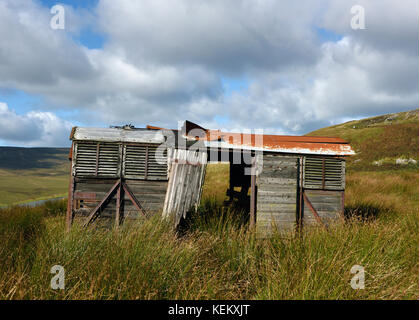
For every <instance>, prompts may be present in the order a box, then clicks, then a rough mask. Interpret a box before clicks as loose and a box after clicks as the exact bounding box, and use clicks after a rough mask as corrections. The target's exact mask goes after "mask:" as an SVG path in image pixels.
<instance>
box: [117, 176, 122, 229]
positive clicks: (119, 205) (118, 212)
mask: <svg viewBox="0 0 419 320" xmlns="http://www.w3.org/2000/svg"><path fill="white" fill-rule="evenodd" d="M122 197H123V194H122V180H121V181H120V182H119V186H118V190H117V193H116V214H115V227H116V228H118V227H119V225H120V224H121V221H122V219H121V198H122Z"/></svg>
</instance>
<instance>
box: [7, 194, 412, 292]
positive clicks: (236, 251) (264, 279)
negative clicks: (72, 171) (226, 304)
mask: <svg viewBox="0 0 419 320" xmlns="http://www.w3.org/2000/svg"><path fill="white" fill-rule="evenodd" d="M50 207H51V206H50ZM209 209H210V210H211V212H212V211H214V210H215V211H217V210H218V212H219V213H221V214H222V219H216V215H213V216H212V217H208V216H207V215H206V214H204V213H205V212H207V213H208V211H206V210H209ZM45 212H47V211H46V208H45V207H41V208H32V209H29V208H13V209H7V210H2V211H1V217H2V224H1V225H2V229H1V237H2V238H1V239H2V241H3V242H4V240H5V239H9V240H8V241H9V242H8V243H9V244H10V245H7V246H6V247H3V248H2V253H1V256H0V257H1V260H2V261H1V262H2V263H1V265H2V272H1V274H0V297H1V298H2V299H417V298H418V297H419V294H418V287H417V283H418V280H419V279H418V264H417V257H418V256H417V248H418V242H417V240H418V239H417V230H418V227H419V226H418V221H419V219H418V216H417V214H416V215H402V216H398V217H396V218H394V219H392V220H391V221H389V220H384V221H382V220H380V219H375V220H369V221H367V222H365V221H359V220H357V219H351V220H350V221H348V222H347V223H346V224H343V225H337V226H335V227H333V228H331V229H330V230H329V231H325V230H320V229H313V230H310V231H307V232H306V233H305V234H303V236H302V237H295V236H294V235H289V236H285V237H284V236H280V235H275V236H273V237H272V238H270V239H257V238H256V237H255V235H254V233H253V232H252V231H251V230H248V228H247V227H246V225H243V224H241V223H240V222H239V221H240V220H239V221H238V220H237V216H236V213H235V212H233V211H227V212H224V211H223V210H222V209H221V208H220V206H219V205H217V203H216V202H214V201H212V202H209V203H206V204H204V205H203V206H202V207H201V208H200V212H198V213H197V214H196V216H195V219H194V220H193V225H191V226H190V228H188V229H187V230H186V232H184V233H183V234H182V235H179V234H177V233H176V230H173V229H172V228H171V226H170V225H168V224H166V223H165V222H164V221H162V220H161V219H160V218H159V217H158V216H155V217H153V218H151V219H150V220H147V221H142V222H132V223H130V224H125V225H124V226H123V228H121V229H120V230H118V231H114V230H103V229H97V228H96V229H95V228H91V229H87V230H85V229H82V228H80V227H78V226H77V225H76V226H75V227H74V228H73V229H72V230H71V232H70V233H68V234H66V233H65V232H64V218H63V216H60V215H58V216H54V215H51V213H50V214H48V215H45ZM62 212H63V210H62ZM11 219H14V220H13V222H12V221H11ZM7 221H8V222H7ZM6 222H7V223H6ZM3 223H4V224H3ZM12 235H14V236H12ZM10 241H11V242H10ZM25 246H26V247H25ZM10 257H13V259H11V258H10ZM57 264H58V265H62V266H63V267H64V268H65V271H66V274H65V275H66V276H65V279H66V282H65V284H66V287H65V290H52V289H51V288H50V280H51V277H52V276H53V275H52V274H50V269H51V267H52V266H54V265H57ZM355 264H358V265H362V266H364V267H365V270H366V283H365V289H364V290H354V289H352V288H351V286H350V284H349V283H350V279H351V277H352V276H353V275H352V274H351V273H350V269H351V267H352V266H353V265H355ZM3 266H6V267H3ZM14 266H16V267H14ZM18 266H19V267H18Z"/></svg>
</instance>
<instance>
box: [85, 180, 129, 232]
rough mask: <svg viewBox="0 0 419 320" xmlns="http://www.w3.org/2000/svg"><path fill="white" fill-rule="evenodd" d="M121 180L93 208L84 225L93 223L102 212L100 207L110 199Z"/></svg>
mask: <svg viewBox="0 0 419 320" xmlns="http://www.w3.org/2000/svg"><path fill="white" fill-rule="evenodd" d="M120 183H121V182H120V180H118V181H117V182H116V183H115V184H114V185H113V186H112V188H111V189H110V190H109V191H108V193H107V194H106V195H105V197H104V198H103V199H102V201H100V202H99V204H98V205H97V206H96V208H94V209H93V210H92V212H91V213H90V214H89V216H88V217H87V219H86V222H85V223H84V226H85V227H87V226H88V225H89V224H90V223H92V222H93V221H94V220H96V218H97V217H98V216H99V214H100V209H101V208H102V206H103V205H104V204H105V202H106V201H108V200H109V198H110V197H111V196H112V194H113V193H114V192H115V190H116V188H117V187H118V186H119V184H120Z"/></svg>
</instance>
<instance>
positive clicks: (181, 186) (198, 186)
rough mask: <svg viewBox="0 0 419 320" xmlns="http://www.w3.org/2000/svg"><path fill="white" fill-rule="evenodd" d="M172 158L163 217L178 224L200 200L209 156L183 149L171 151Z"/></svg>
mask: <svg viewBox="0 0 419 320" xmlns="http://www.w3.org/2000/svg"><path fill="white" fill-rule="evenodd" d="M170 158H171V163H170V165H169V168H170V169H169V170H170V172H169V177H170V178H169V182H168V188H167V192H166V196H165V200H164V207H163V217H165V218H168V219H172V220H173V221H174V224H175V225H177V224H178V223H179V222H180V219H181V218H182V217H185V216H186V213H187V212H188V211H189V210H190V209H191V208H192V207H193V206H196V205H197V203H198V202H199V199H200V195H201V192H202V183H203V181H204V179H203V175H204V174H205V165H206V159H207V158H206V154H204V153H202V152H196V151H189V150H181V149H175V150H173V151H171V155H170ZM203 167H204V168H203Z"/></svg>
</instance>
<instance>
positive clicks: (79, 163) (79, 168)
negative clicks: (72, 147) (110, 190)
mask: <svg viewBox="0 0 419 320" xmlns="http://www.w3.org/2000/svg"><path fill="white" fill-rule="evenodd" d="M96 151H97V144H96V143H86V142H83V143H81V142H78V143H77V144H76V162H75V166H74V169H75V175H76V176H95V175H96Z"/></svg>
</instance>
